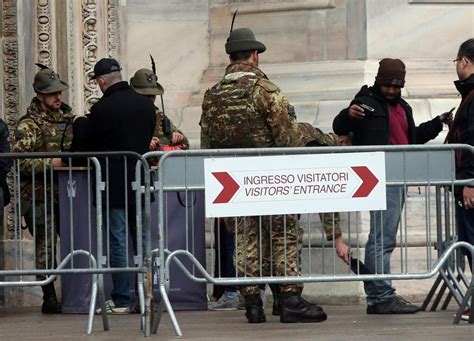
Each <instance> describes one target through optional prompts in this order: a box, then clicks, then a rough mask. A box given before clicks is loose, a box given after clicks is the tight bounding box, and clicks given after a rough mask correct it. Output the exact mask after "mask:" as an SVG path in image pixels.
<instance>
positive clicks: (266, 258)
mask: <svg viewBox="0 0 474 341" xmlns="http://www.w3.org/2000/svg"><path fill="white" fill-rule="evenodd" d="M225 47H226V52H227V54H229V57H230V58H229V59H230V65H229V66H228V67H227V68H226V71H225V76H224V78H223V79H222V80H221V81H220V82H219V83H217V84H216V85H214V86H213V87H212V88H210V89H208V90H207V92H206V94H205V96H204V101H203V104H202V116H201V122H200V125H201V148H204V149H205V148H208V149H216V148H266V147H293V146H298V144H299V138H300V133H299V130H298V125H297V122H296V116H295V113H294V110H293V107H291V106H290V105H289V103H288V100H287V98H286V97H285V95H283V93H282V92H281V91H280V89H279V88H278V87H277V86H276V85H275V84H273V83H272V82H270V81H269V80H268V78H267V76H266V75H265V74H264V73H263V72H262V71H261V70H260V69H259V68H258V55H259V53H263V52H264V51H265V50H266V47H265V45H264V44H263V43H261V42H259V41H257V40H256V39H255V36H254V34H253V32H252V31H251V30H250V29H248V28H239V29H236V30H234V31H232V29H231V33H230V36H229V38H228V39H227V43H226V46H225ZM260 218H261V219H260ZM260 221H261V223H262V226H261V229H259V222H260ZM226 225H227V226H232V227H233V226H236V225H237V236H236V238H237V250H236V263H237V270H238V276H239V277H244V276H247V277H259V276H270V275H271V273H270V269H271V268H273V274H274V275H275V276H285V275H287V276H298V275H299V274H300V259H299V254H300V249H301V245H302V239H301V238H302V234H301V233H300V229H299V226H298V217H297V215H296V214H295V215H286V216H283V215H276V216H263V217H237V218H236V220H234V218H228V219H226ZM285 229H286V230H285ZM260 231H261V232H262V235H261V236H259V233H260ZM270 233H271V234H272V235H271V237H270V236H269V235H270ZM260 237H261V238H262V243H261V245H262V249H259V245H260V243H259V240H260V239H259V238H260ZM285 239H286V240H285ZM270 248H271V252H270ZM260 253H261V254H262V256H261V257H260ZM270 254H271V255H272V256H273V259H270ZM260 259H262V260H263V264H262V268H261V267H260V263H259V260H260ZM271 264H272V266H271ZM260 269H263V271H262V273H261V272H260ZM239 289H240V292H241V294H242V295H243V296H244V298H245V309H246V314H245V315H246V317H247V320H248V322H249V323H261V322H265V321H266V317H265V314H264V311H263V302H262V300H261V298H260V296H259V292H260V289H259V286H258V285H246V286H241V287H240V288H239ZM280 289H281V299H282V309H281V315H280V321H281V322H319V321H324V320H325V319H326V314H325V313H324V311H323V310H322V309H321V307H319V306H317V305H316V304H312V303H309V302H307V301H305V300H304V299H303V298H302V297H301V292H302V289H303V285H301V284H283V285H281V286H280Z"/></svg>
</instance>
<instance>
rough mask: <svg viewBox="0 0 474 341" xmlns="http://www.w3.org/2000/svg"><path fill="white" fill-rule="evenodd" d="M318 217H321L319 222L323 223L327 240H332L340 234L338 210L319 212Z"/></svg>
mask: <svg viewBox="0 0 474 341" xmlns="http://www.w3.org/2000/svg"><path fill="white" fill-rule="evenodd" d="M333 218H334V219H333ZM319 219H321V224H323V227H324V232H325V233H326V238H327V240H333V239H334V238H335V237H339V236H341V235H342V233H341V226H340V224H341V219H340V215H339V213H338V212H334V213H319ZM333 227H334V229H333Z"/></svg>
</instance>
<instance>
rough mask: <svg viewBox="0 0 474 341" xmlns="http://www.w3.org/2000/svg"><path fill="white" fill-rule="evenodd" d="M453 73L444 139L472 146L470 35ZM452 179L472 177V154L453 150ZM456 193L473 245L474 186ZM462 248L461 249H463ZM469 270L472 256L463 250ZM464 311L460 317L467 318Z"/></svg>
mask: <svg viewBox="0 0 474 341" xmlns="http://www.w3.org/2000/svg"><path fill="white" fill-rule="evenodd" d="M454 62H455V63H456V72H457V74H458V77H459V80H457V81H455V82H454V84H455V86H456V88H457V89H458V91H459V93H460V94H461V98H462V100H461V104H460V105H459V108H458V110H457V112H456V116H455V118H454V121H453V124H452V125H451V129H450V130H449V134H448V136H447V138H446V140H447V142H448V143H464V144H469V145H471V146H474V38H471V39H468V40H466V41H465V42H464V43H462V44H461V46H460V47H459V51H458V55H457V58H456V59H455V60H454ZM456 178H457V179H473V178H474V156H473V155H472V153H469V152H466V151H458V152H456ZM454 194H455V196H456V201H457V203H458V205H456V223H457V228H458V237H459V240H460V241H465V242H468V243H470V244H474V187H469V186H459V187H456V188H455V189H454ZM464 251H465V250H464ZM465 254H466V255H467V258H468V260H469V265H470V267H471V271H472V258H471V254H470V253H469V252H466V253H465ZM468 317H469V314H468V312H465V314H463V316H462V318H463V319H465V320H467V319H468Z"/></svg>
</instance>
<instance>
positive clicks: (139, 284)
mask: <svg viewBox="0 0 474 341" xmlns="http://www.w3.org/2000/svg"><path fill="white" fill-rule="evenodd" d="M137 289H138V304H139V305H140V317H141V318H140V329H141V330H142V331H143V332H145V326H146V321H145V317H146V315H145V291H144V288H143V274H141V273H139V274H137Z"/></svg>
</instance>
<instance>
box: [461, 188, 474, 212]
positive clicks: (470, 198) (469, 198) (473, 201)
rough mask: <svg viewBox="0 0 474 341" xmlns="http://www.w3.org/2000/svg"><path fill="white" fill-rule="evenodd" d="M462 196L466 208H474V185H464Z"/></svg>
mask: <svg viewBox="0 0 474 341" xmlns="http://www.w3.org/2000/svg"><path fill="white" fill-rule="evenodd" d="M462 197H463V201H464V208H465V209H467V210H468V209H470V208H474V187H467V186H464V188H463V189H462Z"/></svg>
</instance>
